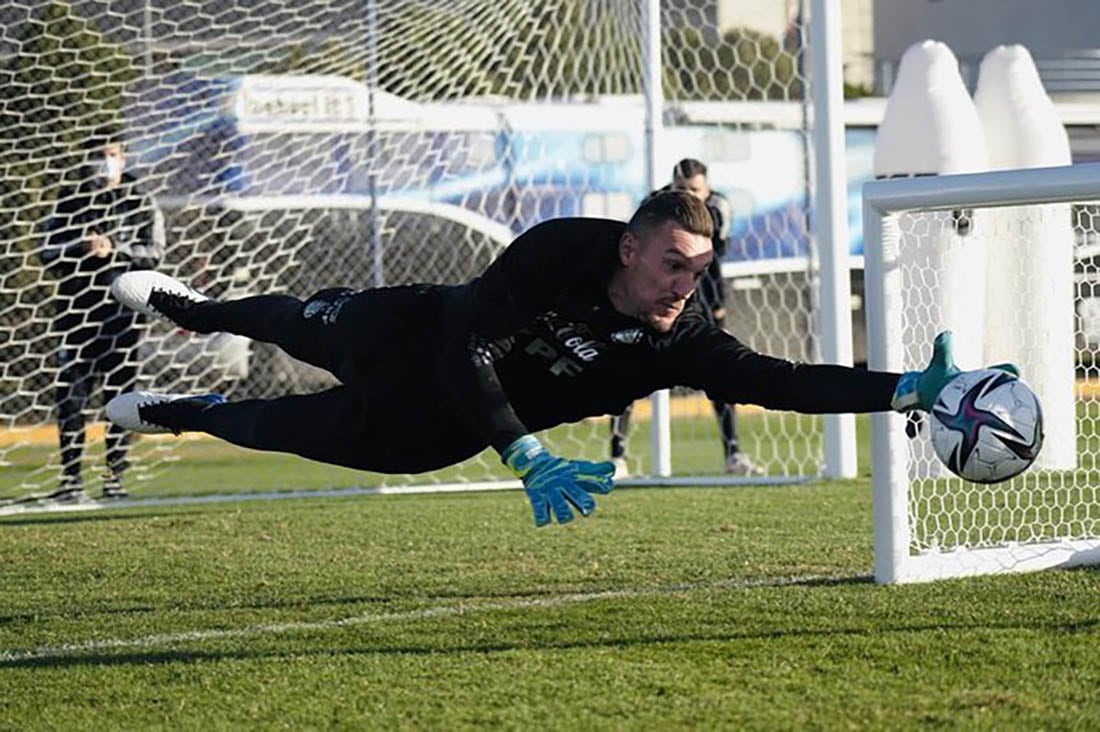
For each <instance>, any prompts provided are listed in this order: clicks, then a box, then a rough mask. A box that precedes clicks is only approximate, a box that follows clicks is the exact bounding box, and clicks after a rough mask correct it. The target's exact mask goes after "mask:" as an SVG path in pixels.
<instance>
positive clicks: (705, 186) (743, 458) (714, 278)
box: [611, 158, 763, 477]
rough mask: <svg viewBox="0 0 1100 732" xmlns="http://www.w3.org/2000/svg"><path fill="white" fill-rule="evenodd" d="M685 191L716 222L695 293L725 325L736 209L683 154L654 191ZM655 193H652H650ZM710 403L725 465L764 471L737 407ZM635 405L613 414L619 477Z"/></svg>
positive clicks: (624, 471)
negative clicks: (742, 437)
mask: <svg viewBox="0 0 1100 732" xmlns="http://www.w3.org/2000/svg"><path fill="white" fill-rule="evenodd" d="M670 190H676V191H686V192H687V193H690V194H692V195H693V196H695V197H696V198H698V199H699V200H700V201H702V202H703V203H704V204H706V207H707V211H708V212H709V213H710V217H711V220H712V222H713V224H714V227H713V231H714V235H713V236H712V237H711V243H712V246H713V248H714V258H713V259H711V260H710V265H708V266H707V269H706V271H705V272H704V273H703V276H702V278H700V280H699V286H698V288H697V289H696V291H695V296H696V298H697V299H698V300H699V302H700V304H701V305H702V308H703V312H704V314H705V316H706V317H707V318H708V319H709V320H710V321H711V323H713V324H714V325H716V326H717V327H719V328H724V327H725V320H726V280H725V278H724V277H722V258H723V257H724V256H725V255H726V250H727V249H728V248H729V239H730V224H731V223H732V222H733V209H732V207H731V206H730V202H729V200H728V199H727V198H726V197H725V196H724V195H722V194H721V193H719V192H718V191H715V190H714V189H713V188H711V187H710V181H709V179H708V178H707V166H706V165H704V164H703V163H701V162H700V161H698V160H696V159H694V158H684V159H683V160H681V161H680V162H678V163H676V166H675V167H674V168H673V169H672V182H671V183H670V184H669V185H667V186H665V187H664V188H661V189H660V190H659V191H655V192H654V193H660V192H664V191H670ZM651 195H652V194H651ZM711 407H712V408H713V409H714V415H715V417H717V419H718V430H719V433H720V435H721V438H722V456H723V460H724V462H723V469H724V471H725V472H726V473H728V474H730V475H740V476H751V475H762V474H763V471H762V470H760V469H759V468H758V467H757V466H756V465H755V464H754V463H753V461H752V460H751V459H750V458H749V457H748V456H747V455H745V454H744V453H743V452H742V451H741V446H740V442H739V441H738V438H737V413H736V411H735V409H736V407H734V405H732V404H727V403H725V402H723V401H720V400H712V401H711ZM632 411H633V405H631V406H628V407H627V408H626V410H625V411H624V412H623V413H622V414H618V415H615V416H614V417H612V418H611V461H612V462H613V463H614V464H615V472H616V474H617V475H618V476H619V477H623V476H626V475H628V474H629V468H628V466H627V460H626V440H627V436H628V435H629V432H630V416H631V413H632Z"/></svg>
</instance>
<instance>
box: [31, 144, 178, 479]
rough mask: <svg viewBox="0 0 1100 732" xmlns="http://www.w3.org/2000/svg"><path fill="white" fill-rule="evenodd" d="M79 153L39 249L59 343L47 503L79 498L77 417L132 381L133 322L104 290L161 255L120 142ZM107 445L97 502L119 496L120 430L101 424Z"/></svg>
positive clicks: (123, 445) (148, 207)
mask: <svg viewBox="0 0 1100 732" xmlns="http://www.w3.org/2000/svg"><path fill="white" fill-rule="evenodd" d="M83 150H84V153H85V158H84V162H83V165H82V167H81V170H80V173H79V175H78V179H77V181H76V182H75V183H73V184H72V185H69V186H67V187H66V188H64V189H63V190H62V191H61V193H60V195H59V196H58V199H57V204H56V207H55V209H54V212H53V214H52V215H51V216H50V217H49V218H48V220H47V221H46V223H45V227H44V228H45V231H44V235H43V239H42V247H41V249H40V250H39V257H40V259H41V262H42V264H43V265H44V266H45V267H46V270H47V272H49V273H50V274H51V275H53V277H54V278H56V280H57V294H56V297H55V300H54V313H55V314H54V321H53V331H54V333H55V334H56V335H57V336H58V338H59V341H60V343H59V347H58V351H57V361H58V367H59V371H58V376H57V389H56V402H57V426H58V433H59V442H60V448H61V471H62V474H61V483H60V485H59V487H58V489H57V490H56V491H54V493H53V494H52V497H53V498H55V499H57V500H61V501H77V500H82V499H84V498H85V497H86V494H85V492H84V486H83V481H82V477H81V459H82V455H83V451H84V442H85V428H84V413H85V411H86V409H87V407H88V403H89V400H90V399H91V397H92V395H93V394H94V393H95V391H96V390H97V389H102V391H103V402H104V403H106V402H108V401H109V400H110V399H112V398H113V397H115V396H117V395H119V394H121V393H124V392H127V391H130V390H132V389H133V388H134V385H135V380H136V377H137V345H138V339H139V330H140V322H139V317H140V316H139V315H138V314H136V313H134V312H133V311H132V310H130V309H128V308H125V307H123V306H122V305H120V304H119V303H117V302H115V301H114V300H112V299H111V297H110V287H111V283H112V282H113V281H114V280H115V278H116V277H118V276H119V275H120V274H122V273H123V272H127V271H129V270H131V269H140V270H146V269H150V268H153V267H155V266H157V265H158V264H159V262H160V259H161V256H162V254H163V251H164V219H163V217H162V216H161V214H160V212H159V210H158V209H157V207H156V204H155V203H154V201H153V199H152V197H151V196H149V195H148V194H146V193H145V192H144V191H143V190H142V189H141V187H140V186H139V185H138V182H137V180H136V179H135V178H134V177H133V176H132V175H130V174H129V173H127V172H126V171H125V166H126V156H125V152H124V150H123V145H122V141H121V139H120V138H119V137H118V136H117V135H116V134H115V133H113V132H111V131H99V132H97V133H96V134H93V135H92V136H91V137H89V138H88V140H87V141H86V142H85V144H84V145H83ZM106 443H107V445H106V447H107V451H106V462H107V466H106V472H105V473H104V476H103V486H102V496H103V497H104V498H123V497H125V496H126V495H127V493H126V490H125V489H124V487H123V485H122V473H123V472H124V471H125V470H126V468H127V465H128V462H127V452H128V436H127V433H126V432H125V431H124V430H123V429H121V428H119V427H117V426H114V425H109V426H108V428H107V434H106Z"/></svg>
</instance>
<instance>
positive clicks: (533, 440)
mask: <svg viewBox="0 0 1100 732" xmlns="http://www.w3.org/2000/svg"><path fill="white" fill-rule="evenodd" d="M545 452H546V450H544V449H543V447H542V443H541V442H539V440H538V438H537V437H535V436H534V435H524V436H523V437H520V438H519V439H518V440H516V441H515V442H513V443H512V444H511V445H509V446H508V447H506V448H504V452H503V453H501V455H500V459H501V461H502V462H503V463H504V464H505V465H507V466H508V468H509V469H510V470H511V471H512V472H513V473H514V474H515V475H516V477H518V478H522V477H523V476H525V475H527V473H528V471H530V470H531V466H532V465H534V463H535V459H536V458H537V457H538V456H539V455H543V454H545Z"/></svg>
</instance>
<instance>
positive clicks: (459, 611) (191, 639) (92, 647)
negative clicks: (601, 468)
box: [0, 576, 871, 665]
mask: <svg viewBox="0 0 1100 732" xmlns="http://www.w3.org/2000/svg"><path fill="white" fill-rule="evenodd" d="M853 579H856V580H858V579H859V578H852V577H840V576H806V577H765V578H758V579H730V580H725V581H722V582H716V583H711V584H706V585H692V584H686V585H674V586H671V587H646V588H635V589H620V590H606V591H602V592H577V593H570V594H566V595H558V596H551V597H545V596H541V597H531V598H515V599H512V600H508V601H493V602H485V603H469V602H464V603H459V604H447V605H436V606H433V607H425V608H419V609H417V610H408V611H404V612H392V613H375V614H365V615H355V616H351V617H347V618H339V619H335V620H322V621H316V622H294V623H272V624H260V625H249V626H246V627H243V628H218V629H210V630H194V631H187V632H180V633H163V634H157V635H148V636H144V637H139V638H112V639H97V640H86V641H76V642H73V643H64V644H60V645H56V646H43V647H39V648H33V649H18V648H14V649H4V650H0V665H5V664H8V665H10V664H17V663H20V662H23V661H31V660H41V659H48V658H64V657H68V656H78V655H83V654H89V653H100V652H103V651H113V650H132V649H155V648H159V647H162V646H174V645H179V644H185V643H201V642H203V641H214V640H225V639H229V638H249V637H259V636H271V635H281V634H286V633H299V632H311V631H326V630H334V629H339V628H347V627H352V626H357V625H369V624H373V623H386V622H406V621H417V620H430V619H433V618H438V617H441V616H452V615H469V614H473V613H487V612H494V611H501V610H504V611H507V610H527V609H539V608H557V607H565V606H568V605H578V604H582V603H588V602H596V601H599V600H619V599H635V598H644V597H653V596H660V595H672V594H684V593H691V592H699V591H714V590H733V589H750V588H753V587H785V586H792V585H815V584H830V583H836V582H850V581H853ZM866 581H868V582H869V581H871V578H870V577H867V578H866Z"/></svg>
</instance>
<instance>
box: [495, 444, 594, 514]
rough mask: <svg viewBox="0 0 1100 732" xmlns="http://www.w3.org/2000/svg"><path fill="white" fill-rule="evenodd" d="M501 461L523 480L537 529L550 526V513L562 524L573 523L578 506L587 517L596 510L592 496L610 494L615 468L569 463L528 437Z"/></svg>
mask: <svg viewBox="0 0 1100 732" xmlns="http://www.w3.org/2000/svg"><path fill="white" fill-rule="evenodd" d="M501 458H502V459H503V460H504V464H505V465H507V466H508V467H509V468H510V469H511V470H512V472H513V473H515V475H516V477H517V478H519V479H521V480H522V481H523V487H524V490H526V492H527V500H529V501H530V502H531V508H532V510H533V511H534V513H535V526H545V525H546V524H548V523H550V513H551V511H552V512H553V514H554V518H555V519H556V520H557V522H558V523H559V524H564V523H566V522H568V521H572V520H573V509H572V508H570V505H572V506H575V507H576V509H577V510H578V511H580V512H581V514H582V515H584V516H587V515H588V514H590V513H592V512H593V511H595V510H596V501H595V500H594V499H593V498H592V496H591V495H589V493H605V494H606V493H610V492H611V489H612V488H613V487H614V483H613V481H612V479H611V477H612V476H613V475H614V474H615V466H614V465H613V464H612V463H610V462H602V463H591V462H588V461H586V460H565V459H564V458H560V457H556V456H554V455H551V454H550V453H548V452H547V451H546V450H545V449H543V447H542V444H541V443H540V442H539V441H538V439H537V438H535V437H534V436H532V435H525V436H523V437H521V438H519V439H518V440H516V441H515V442H513V443H512V444H511V445H509V446H508V448H507V449H506V450H505V451H504V453H503V455H501Z"/></svg>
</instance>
